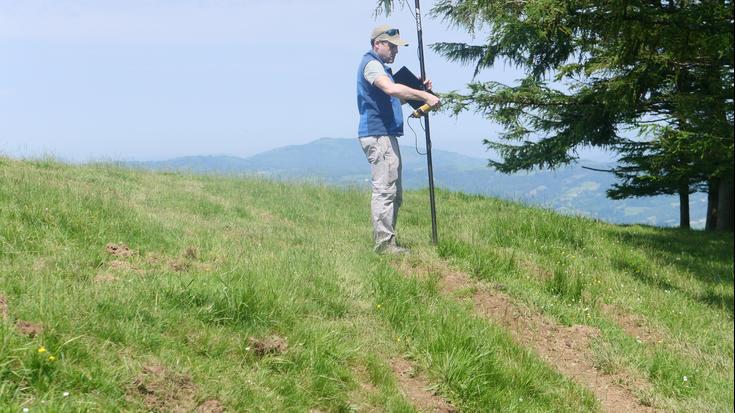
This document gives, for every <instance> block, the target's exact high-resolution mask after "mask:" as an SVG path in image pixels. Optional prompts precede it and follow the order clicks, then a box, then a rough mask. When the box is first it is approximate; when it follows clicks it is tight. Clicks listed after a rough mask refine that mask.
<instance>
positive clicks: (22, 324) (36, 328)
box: [15, 320, 43, 338]
mask: <svg viewBox="0 0 735 413" xmlns="http://www.w3.org/2000/svg"><path fill="white" fill-rule="evenodd" d="M15 328H16V330H18V331H19V332H20V333H21V334H23V335H24V336H28V337H30V338H33V337H36V336H38V335H40V334H41V333H43V327H42V326H41V325H40V324H36V323H31V322H30V321H23V320H18V321H16V322H15Z"/></svg>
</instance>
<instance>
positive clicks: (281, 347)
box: [248, 334, 288, 357]
mask: <svg viewBox="0 0 735 413" xmlns="http://www.w3.org/2000/svg"><path fill="white" fill-rule="evenodd" d="M248 343H249V344H250V347H249V348H250V350H252V351H253V353H255V355H257V356H258V357H263V356H266V355H269V354H281V353H284V352H285V351H286V350H287V349H288V341H286V339H285V338H283V337H281V336H278V335H275V334H274V335H272V336H269V337H264V338H256V337H250V338H248Z"/></svg>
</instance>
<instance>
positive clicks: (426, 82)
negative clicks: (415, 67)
mask: <svg viewBox="0 0 735 413" xmlns="http://www.w3.org/2000/svg"><path fill="white" fill-rule="evenodd" d="M424 89H426V90H431V80H430V79H426V80H424Z"/></svg>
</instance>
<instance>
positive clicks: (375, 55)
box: [367, 50, 385, 66]
mask: <svg viewBox="0 0 735 413" xmlns="http://www.w3.org/2000/svg"><path fill="white" fill-rule="evenodd" d="M367 54H369V55H370V56H372V57H374V58H376V59H378V61H379V62H380V64H381V65H383V66H385V62H384V61H383V59H381V58H380V56H379V55H378V54H377V53H375V50H369V51H368V52H367Z"/></svg>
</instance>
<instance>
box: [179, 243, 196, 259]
mask: <svg viewBox="0 0 735 413" xmlns="http://www.w3.org/2000/svg"><path fill="white" fill-rule="evenodd" d="M181 256H182V257H184V258H186V259H190V260H195V259H197V257H198V256H199V250H198V249H197V248H196V247H192V246H188V247H186V249H185V250H184V252H183V253H182V254H181Z"/></svg>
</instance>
